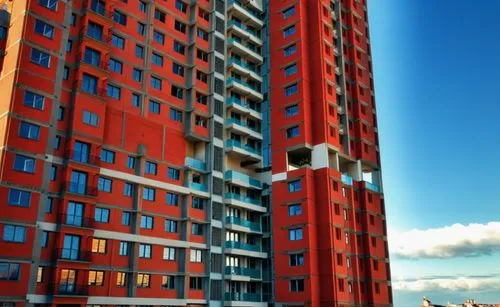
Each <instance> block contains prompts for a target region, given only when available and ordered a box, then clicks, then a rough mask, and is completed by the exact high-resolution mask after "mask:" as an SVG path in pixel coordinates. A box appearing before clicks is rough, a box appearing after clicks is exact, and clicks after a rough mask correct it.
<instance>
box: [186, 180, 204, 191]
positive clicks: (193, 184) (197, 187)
mask: <svg viewBox="0 0 500 307" xmlns="http://www.w3.org/2000/svg"><path fill="white" fill-rule="evenodd" d="M188 186H189V188H190V189H192V190H196V191H200V192H208V187H207V185H206V184H204V183H197V182H190V183H189V185H188Z"/></svg>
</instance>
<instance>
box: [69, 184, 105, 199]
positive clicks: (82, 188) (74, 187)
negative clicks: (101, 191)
mask: <svg viewBox="0 0 500 307" xmlns="http://www.w3.org/2000/svg"><path fill="white" fill-rule="evenodd" d="M63 190H65V191H66V192H69V193H73V194H78V195H85V196H91V197H96V196H97V188H96V187H92V186H89V185H87V184H84V183H79V182H72V181H67V182H66V183H65V184H64V186H63Z"/></svg>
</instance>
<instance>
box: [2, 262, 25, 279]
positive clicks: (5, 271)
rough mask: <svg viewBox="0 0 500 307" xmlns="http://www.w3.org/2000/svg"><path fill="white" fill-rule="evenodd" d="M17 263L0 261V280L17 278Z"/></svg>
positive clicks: (19, 266) (18, 269)
mask: <svg viewBox="0 0 500 307" xmlns="http://www.w3.org/2000/svg"><path fill="white" fill-rule="evenodd" d="M20 269H21V265H20V264H19V263H11V262H0V280H19V271H20Z"/></svg>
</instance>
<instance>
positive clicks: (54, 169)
mask: <svg viewBox="0 0 500 307" xmlns="http://www.w3.org/2000/svg"><path fill="white" fill-rule="evenodd" d="M56 175H57V166H55V165H51V166H50V177H49V179H50V181H55V180H56Z"/></svg>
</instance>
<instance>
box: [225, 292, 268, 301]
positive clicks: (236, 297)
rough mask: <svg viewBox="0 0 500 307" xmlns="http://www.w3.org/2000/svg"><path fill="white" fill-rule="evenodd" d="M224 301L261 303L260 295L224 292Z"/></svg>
mask: <svg viewBox="0 0 500 307" xmlns="http://www.w3.org/2000/svg"><path fill="white" fill-rule="evenodd" d="M224 299H225V300H226V301H242V302H262V295H261V294H260V293H238V292H226V293H225V297H224Z"/></svg>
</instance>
